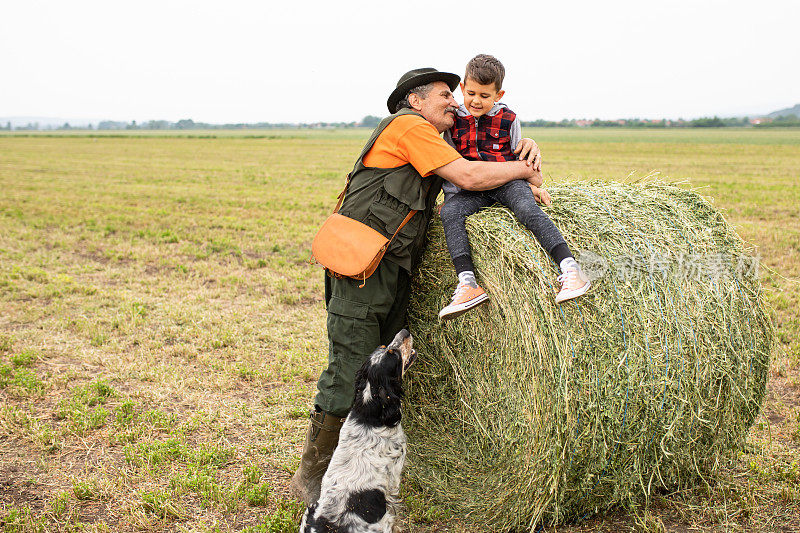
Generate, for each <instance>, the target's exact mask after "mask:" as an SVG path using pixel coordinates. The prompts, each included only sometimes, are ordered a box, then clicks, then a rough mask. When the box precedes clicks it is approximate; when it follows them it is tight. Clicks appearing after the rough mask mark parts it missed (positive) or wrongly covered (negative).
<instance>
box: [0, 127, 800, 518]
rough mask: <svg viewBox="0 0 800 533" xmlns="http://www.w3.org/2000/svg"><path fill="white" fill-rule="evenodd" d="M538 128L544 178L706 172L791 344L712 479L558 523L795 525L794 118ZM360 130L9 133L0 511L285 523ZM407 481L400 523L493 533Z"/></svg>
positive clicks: (1, 205)
mask: <svg viewBox="0 0 800 533" xmlns="http://www.w3.org/2000/svg"><path fill="white" fill-rule="evenodd" d="M525 133H526V134H527V135H529V136H533V137H534V138H535V139H537V141H538V142H539V143H540V145H541V147H542V150H543V152H544V154H545V175H546V176H547V180H549V181H557V180H559V179H563V178H565V177H569V178H572V179H575V178H577V179H581V178H587V179H588V178H608V179H615V180H624V179H626V178H627V177H628V176H629V174H631V173H632V172H633V173H634V175H633V178H636V177H642V176H644V175H646V174H648V173H649V172H651V171H659V172H660V173H661V177H662V178H665V179H668V180H671V181H678V180H688V182H689V184H690V185H691V186H692V187H705V188H704V189H702V192H703V194H705V195H707V196H710V197H713V198H714V200H715V204H716V205H717V206H718V207H720V208H723V209H724V211H725V214H726V217H727V218H728V220H729V221H731V222H732V223H733V224H734V225H735V226H736V228H737V230H738V231H739V233H740V235H742V237H743V238H744V239H746V240H748V241H749V242H751V243H753V244H754V245H756V246H757V249H758V253H759V254H760V256H761V257H762V259H763V265H764V268H763V270H762V279H763V282H764V285H765V288H766V292H767V300H768V302H769V304H770V305H771V307H772V309H773V316H774V321H775V325H776V332H777V337H778V346H777V348H776V351H775V352H774V354H773V361H772V368H771V373H770V384H769V390H768V395H767V399H766V400H765V404H764V408H763V411H762V414H761V415H760V416H759V418H758V419H757V421H756V424H755V426H754V427H753V429H752V430H751V432H750V436H749V438H748V441H747V444H746V446H745V447H744V449H743V450H741V451H740V452H739V453H738V454H737V455H736V456H735V457H733V458H732V461H731V464H730V465H729V466H727V467H726V468H725V469H724V474H723V475H721V476H720V477H718V478H717V479H709V480H708V484H707V485H704V486H700V487H697V488H696V489H694V490H692V491H689V492H684V493H680V494H659V495H655V496H654V497H653V498H652V500H651V501H650V502H649V504H648V505H644V504H643V505H642V507H641V508H639V509H634V510H632V511H631V512H619V513H617V514H614V515H612V516H604V517H596V518H592V519H590V520H589V521H587V522H585V523H582V524H578V525H573V526H569V527H558V528H557V530H558V531H571V532H577V531H628V530H638V531H652V532H656V531H663V530H666V531H763V532H767V531H798V530H800V460H798V450H800V310H798V308H800V296H799V294H800V290H798V289H799V288H800V285H798V283H797V282H796V281H792V280H793V279H797V278H798V277H800V132H799V131H778V130H774V131H772V130H765V131H759V130H663V131H658V130H650V131H632V130H612V129H609V130H552V129H551V130H530V131H526V132H525ZM206 134H207V135H206ZM367 135H368V132H367V131H364V130H351V131H345V132H327V131H321V132H308V131H281V132H274V133H273V132H267V134H265V135H264V136H261V137H260V138H252V137H246V136H243V135H241V134H237V133H226V132H203V133H201V134H199V135H197V136H195V137H193V138H187V137H174V136H162V137H158V136H141V137H125V136H120V137H106V136H80V135H78V136H74V135H73V136H61V135H59V136H39V135H30V136H26V137H17V136H8V135H6V136H0V188H2V192H0V308H2V313H0V402H1V403H0V527H2V528H3V529H4V530H5V531H162V530H168V531H212V530H218V531H239V530H248V531H270V532H284V531H286V532H288V531H292V530H293V528H295V529H296V523H297V520H298V518H299V513H300V511H301V508H300V506H299V505H298V504H297V503H296V502H294V501H293V500H291V499H290V498H289V497H288V493H287V491H286V486H287V483H288V479H289V477H290V473H291V472H292V471H293V470H294V469H295V467H296V466H297V464H298V456H299V453H300V447H301V444H302V439H303V436H304V435H303V433H304V429H305V426H306V412H307V409H308V407H310V402H311V399H312V395H313V392H314V389H315V387H314V385H315V380H316V378H317V376H318V375H319V372H320V371H321V370H322V368H323V365H324V364H325V361H326V356H327V354H326V340H325V310H324V304H323V300H322V274H321V270H320V269H319V267H317V266H312V265H310V264H308V262H307V259H308V256H309V248H310V243H311V239H312V237H313V235H314V233H315V231H316V229H317V228H318V227H319V225H320V223H321V222H322V221H323V220H324V218H325V217H326V216H327V214H328V213H329V211H330V209H331V208H332V207H333V204H334V201H335V197H336V194H338V192H339V190H340V188H341V187H342V185H343V182H344V176H345V174H346V173H347V172H348V171H349V170H350V168H351V166H352V163H353V160H354V158H355V157H356V155H357V153H358V150H359V149H360V147H361V145H362V143H363V141H364V140H365V139H366V137H367ZM209 136H210V137H209ZM203 137H206V138H203ZM256 137H258V136H256ZM627 179H631V178H627ZM421 356H422V357H424V354H421ZM404 497H405V502H406V506H407V508H408V519H407V520H406V523H405V525H406V527H407V529H408V530H409V531H426V532H427V531H481V530H482V528H481V527H480V525H478V524H470V523H469V522H466V521H464V520H460V519H458V517H453V516H452V515H451V514H450V513H449V512H448V510H447V509H442V508H438V507H436V506H434V505H431V504H430V503H429V502H426V501H425V500H424V499H423V498H421V497H420V496H419V494H418V493H417V492H416V491H415V490H414V489H413V487H406V488H405V489H404ZM551 529H555V528H551Z"/></svg>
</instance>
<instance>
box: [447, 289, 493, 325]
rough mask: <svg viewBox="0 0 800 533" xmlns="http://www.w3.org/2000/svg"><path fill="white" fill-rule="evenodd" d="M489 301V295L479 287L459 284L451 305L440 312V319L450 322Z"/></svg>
mask: <svg viewBox="0 0 800 533" xmlns="http://www.w3.org/2000/svg"><path fill="white" fill-rule="evenodd" d="M488 299H489V295H488V294H486V292H485V291H484V290H483V289H481V288H480V287H479V286H478V285H474V286H473V285H470V284H469V283H459V284H458V287H456V290H455V292H453V299H452V300H451V301H450V304H449V305H447V306H445V307H443V308H442V310H441V311H439V319H440V320H449V319H451V318H455V317H457V316H458V315H461V314H464V313H466V312H467V311H469V310H470V309H472V308H473V307H476V306H478V305H480V304H482V303H483V302H485V301H486V300H488Z"/></svg>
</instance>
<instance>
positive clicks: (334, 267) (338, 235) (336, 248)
mask: <svg viewBox="0 0 800 533" xmlns="http://www.w3.org/2000/svg"><path fill="white" fill-rule="evenodd" d="M349 186H350V174H348V175H347V183H346V184H345V186H344V190H343V191H342V192H341V194H340V195H339V202H338V203H337V204H336V207H335V208H334V210H333V214H332V215H331V216H329V217H328V219H327V220H325V222H324V223H323V224H322V227H321V228H320V229H319V231H318V232H317V235H316V236H315V237H314V241H313V242H312V243H311V258H312V260H315V261H316V262H317V263H319V264H321V265H322V266H323V267H325V269H326V270H327V271H328V272H330V273H331V275H333V276H336V277H339V278H353V279H357V280H361V285H360V286H359V287H363V286H364V284H365V283H366V280H367V278H368V277H370V276H371V275H372V274H373V272H375V270H376V269H377V268H378V264H380V262H381V259H383V255H384V254H385V253H386V250H388V249H389V244H390V243H391V242H392V240H394V238H395V237H396V236H397V233H398V232H399V231H400V230H401V229H403V226H405V225H406V224H407V223H408V221H409V220H411V217H413V216H414V215H415V214H416V213H417V211H415V210H412V211H410V212H409V213H408V214H407V215H406V218H404V219H403V222H401V223H400V225H399V226H398V227H397V231H395V232H394V235H392V237H391V238H390V239H387V238H386V237H384V236H383V235H382V234H381V233H379V232H378V231H376V230H374V229H372V228H370V227H369V226H367V225H366V224H363V223H361V222H359V221H358V220H355V219H352V218H350V217H346V216H344V215H340V214H339V212H338V211H339V208H340V207H341V205H342V201H343V200H344V196H345V194H346V193H347V188H348V187H349Z"/></svg>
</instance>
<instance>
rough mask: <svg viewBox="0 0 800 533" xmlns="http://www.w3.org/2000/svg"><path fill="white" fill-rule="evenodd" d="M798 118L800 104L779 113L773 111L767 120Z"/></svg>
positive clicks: (799, 115) (780, 110)
mask: <svg viewBox="0 0 800 533" xmlns="http://www.w3.org/2000/svg"><path fill="white" fill-rule="evenodd" d="M792 115H794V116H796V117H800V104H795V106H794V107H787V108H786V109H779V110H778V111H773V112H772V113H770V114H769V115H767V118H778V117H789V116H792Z"/></svg>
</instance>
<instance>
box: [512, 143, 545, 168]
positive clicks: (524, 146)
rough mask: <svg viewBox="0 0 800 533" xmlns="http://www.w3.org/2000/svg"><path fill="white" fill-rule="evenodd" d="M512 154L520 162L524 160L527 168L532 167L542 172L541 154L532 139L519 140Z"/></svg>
mask: <svg viewBox="0 0 800 533" xmlns="http://www.w3.org/2000/svg"><path fill="white" fill-rule="evenodd" d="M514 153H515V154H517V157H518V158H519V159H520V160H525V163H526V164H527V165H528V166H531V165H533V169H534V170H539V171H540V170H542V152H541V150H539V146H538V145H537V144H536V142H535V141H534V140H533V139H529V138H528V137H523V138H522V139H520V141H519V143H517V147H516V148H515V149H514Z"/></svg>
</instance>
